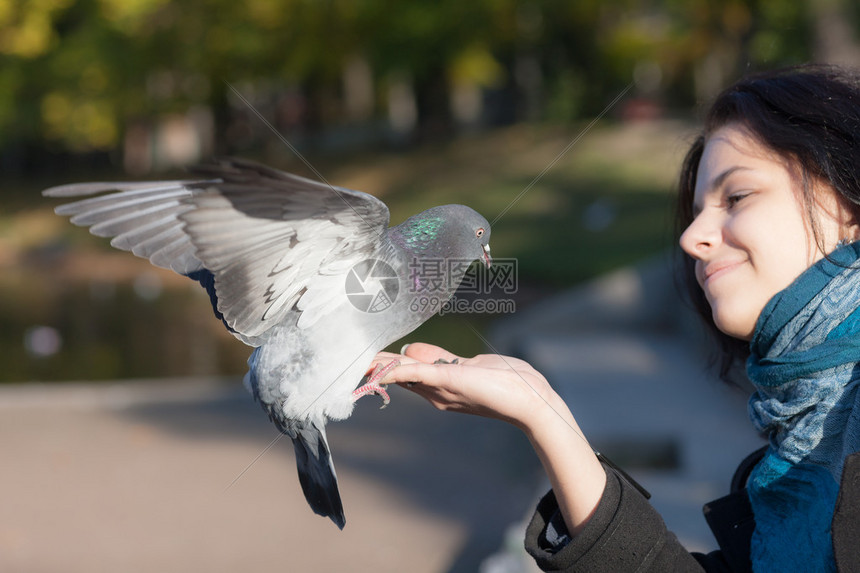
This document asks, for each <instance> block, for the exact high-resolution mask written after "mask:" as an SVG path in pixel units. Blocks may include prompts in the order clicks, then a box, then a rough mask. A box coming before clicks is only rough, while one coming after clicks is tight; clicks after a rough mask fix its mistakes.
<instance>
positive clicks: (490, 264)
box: [483, 244, 493, 268]
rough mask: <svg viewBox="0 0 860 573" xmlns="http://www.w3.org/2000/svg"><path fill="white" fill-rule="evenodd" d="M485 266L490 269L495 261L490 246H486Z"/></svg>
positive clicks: (484, 254)
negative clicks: (491, 256) (491, 255)
mask: <svg viewBox="0 0 860 573" xmlns="http://www.w3.org/2000/svg"><path fill="white" fill-rule="evenodd" d="M483 247H484V253H483V257H484V264H485V265H487V268H490V267H491V266H492V265H493V259H491V258H490V245H489V244H487V245H484V246H483Z"/></svg>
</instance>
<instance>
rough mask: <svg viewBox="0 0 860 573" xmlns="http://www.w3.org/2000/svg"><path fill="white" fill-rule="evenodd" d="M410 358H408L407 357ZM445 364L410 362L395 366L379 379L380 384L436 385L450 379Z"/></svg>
mask: <svg viewBox="0 0 860 573" xmlns="http://www.w3.org/2000/svg"><path fill="white" fill-rule="evenodd" d="M407 359H408V358H407ZM444 366H445V365H440V364H426V363H423V362H409V363H406V364H401V365H400V366H397V367H396V368H393V369H392V370H391V372H389V373H388V374H386V375H385V377H384V378H383V379H382V380H380V381H379V383H380V384H403V383H415V384H428V385H432V386H436V385H439V384H442V383H444V382H446V381H448V380H449V376H450V374H449V373H448V372H445V368H444Z"/></svg>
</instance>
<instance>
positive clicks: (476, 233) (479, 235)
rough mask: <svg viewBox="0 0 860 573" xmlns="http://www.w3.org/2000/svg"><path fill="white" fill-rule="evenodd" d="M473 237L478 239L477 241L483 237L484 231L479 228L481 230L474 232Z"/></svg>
mask: <svg viewBox="0 0 860 573" xmlns="http://www.w3.org/2000/svg"><path fill="white" fill-rule="evenodd" d="M475 236H476V237H478V238H479V239H480V238H481V237H483V236H484V229H483V228H481V229H478V230H477V231H475Z"/></svg>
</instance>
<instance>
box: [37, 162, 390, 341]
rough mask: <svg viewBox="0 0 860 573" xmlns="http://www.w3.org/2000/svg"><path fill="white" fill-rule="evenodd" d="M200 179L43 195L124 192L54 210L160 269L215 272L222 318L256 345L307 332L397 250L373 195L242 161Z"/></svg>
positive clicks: (90, 186)
mask: <svg viewBox="0 0 860 573" xmlns="http://www.w3.org/2000/svg"><path fill="white" fill-rule="evenodd" d="M195 171H196V172H198V173H200V174H201V175H203V176H204V178H202V179H200V180H192V181H162V182H151V183H83V184H76V185H66V186H62V187H55V188H52V189H48V190H47V191H45V192H44V194H45V195H46V196H49V197H78V196H82V195H94V194H98V193H102V192H104V191H108V190H117V191H118V192H115V193H110V194H107V195H98V196H96V197H92V198H88V199H84V200H81V201H77V202H74V203H70V204H67V205H61V206H60V207H58V208H57V209H56V212H57V213H58V214H61V215H72V219H71V220H72V222H73V223H75V224H77V225H82V226H89V227H90V231H91V232H92V233H94V234H96V235H99V236H105V237H113V240H112V241H111V244H112V245H113V246H115V247H117V248H120V249H124V250H127V251H131V252H133V253H134V254H136V255H138V256H141V257H146V258H148V259H149V260H150V261H152V263H153V264H156V265H158V266H162V267H166V268H170V269H173V270H174V271H176V272H179V273H181V274H186V275H187V274H190V273H194V272H195V271H202V270H206V271H208V272H211V273H212V275H213V276H214V290H215V293H214V294H215V296H216V297H217V299H216V300H215V301H214V302H215V304H216V307H217V310H218V311H219V312H220V313H221V314H222V315H223V317H224V321H225V322H226V324H227V326H228V327H229V328H230V329H231V330H233V331H234V334H235V335H236V336H237V337H238V338H240V339H241V340H243V341H245V342H246V343H248V344H251V345H254V346H256V345H258V344H259V343H260V341H261V338H262V337H264V335H265V333H266V332H267V331H268V330H269V329H270V328H271V327H272V326H274V325H276V324H280V323H281V322H282V321H284V320H286V319H287V316H288V314H289V313H290V312H297V313H298V317H297V325H298V326H299V327H300V328H304V327H306V326H308V325H310V324H312V323H313V322H315V321H316V320H318V319H319V317H320V316H322V315H324V314H325V313H326V312H328V311H329V310H330V309H332V308H334V307H336V306H338V305H339V304H340V303H342V302H343V298H344V291H343V284H344V283H343V276H344V275H345V273H347V272H348V271H349V269H350V268H352V266H353V265H355V264H357V263H358V262H360V261H362V260H365V259H367V258H369V257H372V256H374V255H375V254H377V253H379V252H380V251H385V250H386V249H390V248H391V246H390V242H389V240H388V232H387V227H388V222H389V213H388V208H387V207H386V206H385V204H384V203H382V202H381V201H379V200H378V199H376V198H375V197H373V196H371V195H368V194H366V193H361V192H359V191H352V190H349V189H343V188H335V187H331V186H329V185H326V184H323V183H318V182H316V181H311V180H309V179H305V178H302V177H298V176H296V175H291V174H288V173H284V172H282V171H278V170H275V169H271V168H269V167H265V166H263V165H260V164H258V163H254V162H251V161H246V160H239V159H225V160H220V161H218V162H216V163H213V164H210V165H204V166H201V167H199V168H196V169H195Z"/></svg>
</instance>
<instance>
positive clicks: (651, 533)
mask: <svg viewBox="0 0 860 573" xmlns="http://www.w3.org/2000/svg"><path fill="white" fill-rule="evenodd" d="M604 471H606V488H605V490H604V493H603V497H602V498H601V500H600V503H599V504H598V506H597V509H596V510H595V513H594V515H593V516H592V517H591V519H590V520H589V521H588V523H587V524H586V526H585V528H584V529H583V530H582V531H581V532H580V533H579V534H578V535H577V536H576V537H574V538H572V539H571V538H570V537H569V535H568V534H567V531H566V529H565V527H564V521H563V520H562V519H561V514H560V513H559V510H558V504H557V503H556V500H555V494H554V493H553V492H552V491H550V492H549V493H547V494H546V495H545V496H544V497H543V499H541V500H540V502H539V503H538V506H537V510H536V511H535V514H534V516H533V517H532V520H531V522H530V523H529V525H528V528H527V529H526V539H525V546H526V551H527V552H528V553H529V554H530V555H531V556H532V557H533V558H534V559H535V562H536V563H537V565H538V567H540V568H541V570H543V571H565V572H569V573H574V572H580V571H582V572H585V571H587V572H589V573H604V572H605V573H610V572H611V573H626V572H631V573H632V572H634V571H636V572H641V573H645V572H651V573H658V572H660V573H663V572H666V571H673V572H678V573H684V572H687V571H690V572H697V573H701V572H703V571H704V572H709V573H710V572H720V573H722V572H728V571H729V569H728V567H727V566H726V564H725V562H724V561H723V559H722V557H721V555H720V553H719V552H714V553H711V554H709V555H701V554H691V553H689V552H687V550H686V549H684V547H683V546H682V545H681V543H680V542H679V541H678V539H677V538H676V537H675V535H674V534H673V533H672V532H670V531H668V530H667V529H666V525H665V524H664V523H663V519H662V518H661V517H660V514H658V513H657V511H656V510H655V509H654V508H653V507H652V506H651V504H649V503H648V501H647V500H646V499H645V498H644V497H643V496H642V495H641V494H640V493H639V492H638V491H636V489H635V488H633V486H631V485H630V484H628V483H627V482H626V481H624V480H623V479H621V478H620V477H619V476H618V475H617V474H615V472H613V471H612V470H611V469H609V468H607V467H606V466H604Z"/></svg>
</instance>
